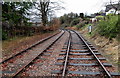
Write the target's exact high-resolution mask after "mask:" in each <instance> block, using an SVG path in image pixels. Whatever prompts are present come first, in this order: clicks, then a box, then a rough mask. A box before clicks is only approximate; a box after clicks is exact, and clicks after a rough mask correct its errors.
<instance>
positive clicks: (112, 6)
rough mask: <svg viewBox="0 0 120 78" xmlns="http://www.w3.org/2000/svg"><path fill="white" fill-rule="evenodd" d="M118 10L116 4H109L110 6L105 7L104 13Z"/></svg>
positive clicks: (118, 7) (119, 7) (119, 6)
mask: <svg viewBox="0 0 120 78" xmlns="http://www.w3.org/2000/svg"><path fill="white" fill-rule="evenodd" d="M116 8H117V9H118V10H120V5H118V4H112V5H111V4H110V5H107V6H106V10H105V12H108V11H109V10H110V9H116Z"/></svg>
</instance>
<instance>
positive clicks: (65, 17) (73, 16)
mask: <svg viewBox="0 0 120 78" xmlns="http://www.w3.org/2000/svg"><path fill="white" fill-rule="evenodd" d="M77 18H79V15H78V14H77V13H72V12H71V13H68V14H64V15H63V16H61V17H60V22H61V25H62V24H63V25H65V24H67V25H68V26H70V23H71V22H72V21H73V20H74V19H77Z"/></svg>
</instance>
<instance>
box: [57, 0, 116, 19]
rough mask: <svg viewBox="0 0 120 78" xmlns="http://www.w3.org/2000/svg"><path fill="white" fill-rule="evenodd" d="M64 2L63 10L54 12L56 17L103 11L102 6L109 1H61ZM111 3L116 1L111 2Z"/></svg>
mask: <svg viewBox="0 0 120 78" xmlns="http://www.w3.org/2000/svg"><path fill="white" fill-rule="evenodd" d="M61 1H63V2H64V4H63V6H64V7H65V10H60V11H58V12H56V15H57V17H59V16H62V15H64V13H70V12H73V13H87V14H91V13H96V12H99V11H100V10H102V9H105V8H104V6H105V4H106V2H110V0H61ZM111 1H112V2H114V1H118V0H111Z"/></svg>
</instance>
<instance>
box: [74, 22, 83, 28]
mask: <svg viewBox="0 0 120 78" xmlns="http://www.w3.org/2000/svg"><path fill="white" fill-rule="evenodd" d="M83 26H85V22H81V23H79V24H77V25H76V27H77V29H80V28H82V27H83Z"/></svg>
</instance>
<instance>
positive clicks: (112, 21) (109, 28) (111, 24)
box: [97, 16, 119, 39]
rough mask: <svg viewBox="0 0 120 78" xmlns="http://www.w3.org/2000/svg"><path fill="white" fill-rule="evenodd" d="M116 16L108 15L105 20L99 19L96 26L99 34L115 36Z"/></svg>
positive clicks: (116, 32)
mask: <svg viewBox="0 0 120 78" xmlns="http://www.w3.org/2000/svg"><path fill="white" fill-rule="evenodd" d="M118 22H119V21H118V16H110V18H109V19H107V20H101V21H100V22H99V24H98V26H97V31H98V32H99V34H100V35H102V36H106V37H108V38H110V39H111V38H115V37H117V35H118V33H119V25H118Z"/></svg>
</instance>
